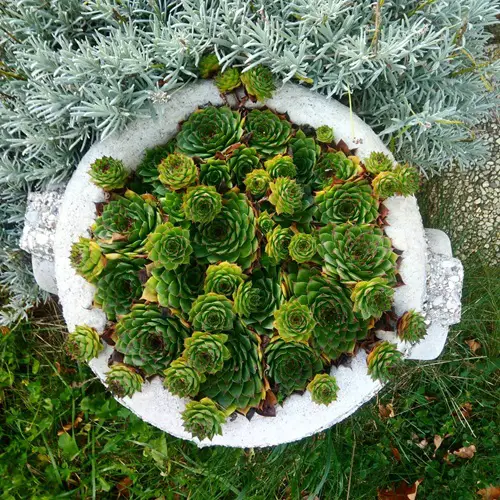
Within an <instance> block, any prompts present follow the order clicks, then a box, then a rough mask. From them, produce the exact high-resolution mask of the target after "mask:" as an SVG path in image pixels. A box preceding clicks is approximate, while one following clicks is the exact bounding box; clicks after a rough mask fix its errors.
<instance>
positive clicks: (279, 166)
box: [264, 155, 297, 179]
mask: <svg viewBox="0 0 500 500" xmlns="http://www.w3.org/2000/svg"><path fill="white" fill-rule="evenodd" d="M264 166H265V167H266V170H267V171H268V172H269V175H270V176H271V177H272V178H273V179H276V178H277V177H290V179H293V178H294V177H295V176H296V175H297V169H296V168H295V165H294V164H293V160H292V157H291V156H285V155H276V156H274V157H273V158H270V159H269V160H267V161H266V162H264Z"/></svg>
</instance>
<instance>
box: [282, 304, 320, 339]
mask: <svg viewBox="0 0 500 500" xmlns="http://www.w3.org/2000/svg"><path fill="white" fill-rule="evenodd" d="M274 318H275V322H274V326H275V328H276V330H278V334H279V336H280V337H281V338H282V339H283V340H284V341H286V342H292V341H294V342H307V341H308V340H309V337H310V336H311V333H312V331H313V329H314V327H315V325H316V321H315V320H314V318H313V315H312V313H311V311H310V310H309V307H307V306H306V305H303V304H301V303H300V302H299V301H298V300H296V299H295V300H290V301H289V302H284V303H283V304H281V307H280V308H279V309H278V310H277V311H275V312H274Z"/></svg>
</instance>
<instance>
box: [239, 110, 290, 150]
mask: <svg viewBox="0 0 500 500" xmlns="http://www.w3.org/2000/svg"><path fill="white" fill-rule="evenodd" d="M245 130H246V132H247V133H249V134H251V135H250V139H249V145H250V147H252V148H255V149H256V150H257V152H258V153H261V154H263V155H264V156H276V155H278V154H283V153H285V151H286V147H287V143H288V141H289V140H290V137H291V133H292V126H291V124H290V122H288V121H287V120H282V119H281V118H279V116H277V115H275V114H274V113H273V112H272V111H271V110H269V109H266V110H265V111H261V110H259V109H254V110H252V111H250V113H248V115H247V117H246V122H245Z"/></svg>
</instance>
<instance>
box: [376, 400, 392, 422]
mask: <svg viewBox="0 0 500 500" xmlns="http://www.w3.org/2000/svg"><path fill="white" fill-rule="evenodd" d="M378 412H379V415H380V416H381V417H382V418H394V408H393V406H392V404H391V403H389V404H387V405H385V406H384V405H380V404H379V405H378Z"/></svg>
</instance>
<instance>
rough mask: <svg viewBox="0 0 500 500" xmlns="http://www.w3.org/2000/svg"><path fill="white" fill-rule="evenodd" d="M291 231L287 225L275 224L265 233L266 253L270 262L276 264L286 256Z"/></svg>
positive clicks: (291, 234)
mask: <svg viewBox="0 0 500 500" xmlns="http://www.w3.org/2000/svg"><path fill="white" fill-rule="evenodd" d="M292 236H293V233H292V231H291V230H290V229H289V228H287V227H281V226H276V227H275V228H274V229H273V230H272V231H270V232H269V233H267V235H266V238H267V245H266V254H267V255H268V256H269V258H270V259H271V261H272V262H274V263H276V264H278V263H280V262H281V261H282V260H285V259H286V258H287V257H288V247H289V246H290V241H291V240H292Z"/></svg>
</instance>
